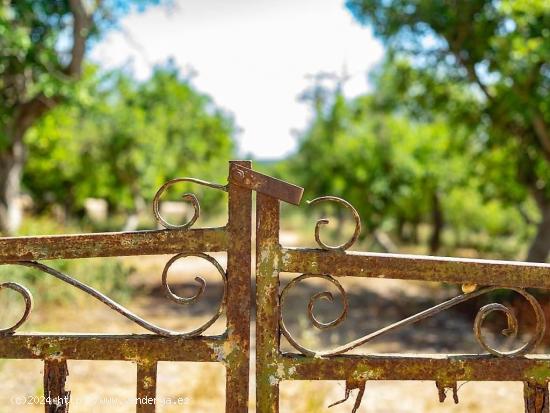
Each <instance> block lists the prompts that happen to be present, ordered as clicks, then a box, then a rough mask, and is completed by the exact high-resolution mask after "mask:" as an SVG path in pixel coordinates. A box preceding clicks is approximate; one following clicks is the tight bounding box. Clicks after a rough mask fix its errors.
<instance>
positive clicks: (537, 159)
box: [347, 0, 550, 260]
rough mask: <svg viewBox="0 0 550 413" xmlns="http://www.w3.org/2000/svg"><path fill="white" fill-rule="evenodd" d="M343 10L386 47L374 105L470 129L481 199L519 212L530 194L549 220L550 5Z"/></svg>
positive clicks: (419, 0)
mask: <svg viewBox="0 0 550 413" xmlns="http://www.w3.org/2000/svg"><path fill="white" fill-rule="evenodd" d="M347 6H348V8H349V9H350V10H351V12H352V13H353V15H354V16H355V17H356V18H357V20H359V21H360V22H362V23H365V24H368V25H369V26H370V27H372V28H373V30H374V32H375V34H376V35H377V36H379V37H380V38H381V39H382V40H383V41H384V42H385V43H386V45H387V47H388V56H387V60H386V63H385V65H384V66H383V67H382V68H381V70H380V71H379V73H377V74H376V75H375V81H376V82H377V83H378V102H377V103H378V104H379V105H380V107H381V108H384V109H385V110H391V111H396V110H397V111H401V112H403V111H405V112H407V113H409V114H411V115H412V116H414V117H415V118H416V119H424V120H428V121H430V120H432V119H437V118H438V117H441V116H443V117H444V118H445V119H446V120H447V121H448V122H450V123H451V124H452V125H457V126H460V127H461V128H464V129H466V130H467V131H468V134H469V139H470V147H471V148H472V155H473V156H472V158H471V162H472V163H473V164H474V165H473V166H472V168H473V169H474V170H475V171H476V173H477V174H478V175H479V178H480V179H479V181H478V184H479V187H480V190H481V191H482V193H483V194H484V197H485V199H486V200H487V199H495V198H498V199H499V200H500V201H501V202H504V203H507V204H508V205H510V206H514V205H515V206H516V207H517V206H518V205H522V204H523V203H524V202H526V201H527V199H528V196H529V195H533V198H534V199H535V200H536V202H537V204H538V206H539V209H540V211H541V213H543V214H547V212H546V211H547V210H548V205H549V204H550V187H549V186H548V182H550V181H549V178H550V103H549V102H550V101H549V99H548V94H549V91H550V71H549V70H548V62H550V29H549V27H550V3H548V2H547V1H545V0H530V1H524V2H523V1H521V2H520V1H513V0H504V1H489V0H483V1H480V0H467V1H463V2H461V3H460V6H459V7H457V5H456V4H454V3H450V2H442V1H438V0H415V1H405V0H390V1H385V0H348V1H347ZM545 219H546V218H545ZM548 231H550V228H546V227H544V225H543V224H541V226H539V233H538V235H537V238H538V245H539V246H538V247H536V248H533V249H532V251H530V254H529V257H528V259H533V260H544V258H545V257H546V255H547V252H548V246H546V247H545V246H544V245H543V244H547V243H546V242H545V241H544V238H545V235H544V234H545V233H547V232H548ZM536 241H537V240H535V242H536ZM535 245H536V244H535V243H533V247H534V246H535ZM531 252H532V254H531Z"/></svg>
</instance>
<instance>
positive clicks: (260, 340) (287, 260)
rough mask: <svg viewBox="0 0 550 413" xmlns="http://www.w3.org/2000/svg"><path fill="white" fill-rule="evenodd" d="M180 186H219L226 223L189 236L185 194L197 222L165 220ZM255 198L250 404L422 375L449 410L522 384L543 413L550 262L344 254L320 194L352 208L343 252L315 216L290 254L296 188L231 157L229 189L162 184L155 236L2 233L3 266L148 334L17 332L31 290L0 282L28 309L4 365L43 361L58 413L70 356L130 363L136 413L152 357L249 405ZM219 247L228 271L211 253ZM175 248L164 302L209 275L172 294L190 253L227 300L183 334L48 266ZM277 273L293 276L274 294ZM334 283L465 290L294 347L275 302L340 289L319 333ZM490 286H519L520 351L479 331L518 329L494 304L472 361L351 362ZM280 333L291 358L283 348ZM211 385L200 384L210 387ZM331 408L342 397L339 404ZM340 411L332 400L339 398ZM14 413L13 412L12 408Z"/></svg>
mask: <svg viewBox="0 0 550 413" xmlns="http://www.w3.org/2000/svg"><path fill="white" fill-rule="evenodd" d="M179 182H191V183H195V184H198V185H203V186H207V187H210V188H213V189H216V190H222V191H226V192H227V193H228V195H229V197H228V199H229V201H228V204H229V206H228V221H227V224H226V225H225V226H223V227H220V228H200V229H195V228H191V226H192V225H193V223H194V222H195V221H196V219H197V218H198V216H199V213H200V205H199V202H198V200H197V198H196V197H195V195H193V194H185V195H184V199H186V200H187V201H189V202H191V203H192V205H193V208H194V215H193V217H192V219H191V220H190V221H189V222H187V223H186V224H183V225H179V226H178V225H173V224H170V223H169V222H167V221H166V220H165V219H164V218H163V217H162V216H161V214H160V208H159V205H160V199H161V196H162V195H163V194H164V193H165V192H166V190H167V189H168V188H169V187H171V186H173V185H174V184H177V183H179ZM253 191H254V192H256V193H257V194H256V269H255V273H256V277H255V279H256V343H255V344H256V360H255V363H256V410H257V412H259V413H273V412H278V411H279V385H280V383H281V382H282V381H285V380H342V381H345V382H346V390H345V398H344V400H342V402H343V401H345V400H347V399H348V398H349V396H350V393H351V391H352V390H357V392H358V394H357V397H356V400H355V404H354V407H353V412H355V411H356V410H357V409H358V408H359V405H360V403H361V399H362V397H363V394H364V392H365V385H366V382H367V381H369V380H428V381H433V382H435V384H436V386H437V387H436V388H437V392H438V394H439V399H440V401H443V400H444V399H445V397H446V394H447V391H448V390H449V391H451V392H452V395H453V398H454V400H455V402H458V397H457V382H459V381H520V382H523V383H524V400H525V411H526V412H529V413H534V412H540V413H542V412H546V413H548V412H549V397H548V381H549V379H550V357H548V356H547V355H542V354H532V352H533V351H534V350H535V349H536V347H537V345H538V344H539V343H540V341H541V339H542V337H543V335H544V332H545V325H546V323H545V319H544V312H543V310H542V307H541V306H540V304H539V302H538V301H537V299H536V298H535V297H534V296H533V295H532V294H531V293H529V292H528V291H526V289H527V288H539V289H548V288H549V287H550V265H547V264H532V263H520V262H506V261H489V260H472V259H457V258H438V257H428V256H412V255H400V254H376V253H361V252H348V251H347V249H349V248H350V247H351V246H352V245H353V244H354V243H355V241H356V240H357V238H358V237H359V234H360V231H361V221H360V218H359V214H358V213H357V211H356V210H355V208H354V207H353V206H352V205H350V204H349V203H348V202H346V201H344V200H342V199H340V198H337V197H334V196H322V197H320V198H316V199H314V200H313V201H311V202H310V204H317V203H322V202H332V203H336V204H339V205H340V206H342V207H343V208H345V209H346V210H348V211H349V212H350V213H351V214H352V216H353V219H354V221H355V231H354V233H353V236H352V238H351V239H350V240H349V241H348V242H346V243H344V244H342V245H339V246H330V245H327V244H326V243H324V242H323V241H322V239H321V238H322V237H321V228H322V226H323V225H325V224H327V223H328V220H327V219H321V220H319V221H318V222H317V225H316V227H315V240H316V242H317V244H318V245H319V248H315V249H311V248H309V249H308V248H288V247H284V246H282V245H280V242H279V232H280V228H279V223H280V210H279V209H280V202H281V201H283V202H288V203H291V204H295V205H298V204H299V203H300V200H301V197H302V192H303V190H302V188H300V187H297V186H295V185H292V184H289V183H286V182H283V181H280V180H277V179H275V178H272V177H269V176H266V175H263V174H260V173H258V172H256V171H254V170H253V169H252V168H251V163H250V162H249V161H232V162H230V165H229V174H228V183H227V184H225V185H220V184H213V183H210V182H205V181H202V180H198V179H194V178H177V179H173V180H171V181H169V182H167V183H166V184H165V185H163V186H162V187H161V188H160V189H159V191H158V192H157V194H156V196H155V198H154V201H153V211H154V215H155V217H156V219H157V220H158V222H159V223H160V224H161V225H162V226H164V227H165V229H163V230H153V231H135V232H122V233H103V234H79V235H61V236H39V237H18V238H0V264H4V265H22V266H27V267H31V268H34V269H36V270H37V271H42V272H43V273H47V274H49V275H50V276H53V277H56V278H58V279H60V280H61V281H63V282H66V283H68V284H70V285H72V286H74V287H75V288H78V289H80V290H82V291H84V292H85V293H87V294H89V295H91V296H92V297H94V298H96V299H98V300H99V301H101V302H103V303H104V304H106V305H107V306H108V307H110V308H111V309H113V310H115V311H117V312H119V313H121V314H122V315H123V316H125V317H126V318H128V319H129V320H131V321H133V322H134V323H136V324H137V325H139V326H141V327H143V328H144V329H145V330H148V331H149V333H148V334H127V335H102V334H42V333H18V332H17V331H16V330H17V329H18V328H19V327H20V326H21V325H22V324H23V323H24V322H25V321H26V319H27V318H28V316H29V314H30V311H31V309H32V300H33V298H32V296H31V293H30V292H29V290H28V289H27V288H26V287H24V286H22V285H20V284H18V283H14V282H4V283H2V284H0V289H3V288H4V289H5V288H7V289H11V290H14V291H16V292H17V293H19V294H20V295H21V296H22V298H23V299H24V302H25V311H24V314H23V315H22V316H21V318H20V320H19V321H18V322H17V323H15V324H14V325H13V326H11V327H7V328H4V329H1V330H0V358H4V359H41V360H43V361H44V398H45V400H48V401H49V402H48V403H45V411H46V412H49V413H53V412H56V413H58V412H67V411H68V410H69V406H70V403H69V401H70V391H68V390H67V389H65V380H66V377H67V375H68V369H67V360H123V361H131V362H134V363H136V364H137V381H136V383H137V389H136V411H137V412H141V413H146V412H154V411H155V410H156V406H155V400H156V399H155V397H156V387H157V386H156V380H157V363H158V362H159V361H198V362H219V363H222V364H223V365H224V366H225V368H226V411H227V412H246V411H247V410H248V400H249V394H248V387H249V378H248V377H249V363H250V316H251V314H250V313H251V311H252V308H253V306H252V303H251V272H252V269H251V255H252V249H251V243H252V230H251V225H252V192H253ZM224 251H225V252H227V268H226V269H224V268H223V267H222V266H221V265H220V264H219V263H218V262H217V261H216V260H215V259H214V257H213V256H211V255H209V253H211V252H224ZM156 254H175V255H173V257H172V258H171V259H169V260H168V261H167V264H166V266H165V268H164V271H163V272H162V274H161V283H162V287H163V289H164V292H165V295H166V296H167V299H170V300H172V301H175V302H177V303H180V304H192V303H194V302H196V301H197V300H199V299H200V297H201V295H202V293H203V292H204V289H205V284H206V283H205V281H204V280H203V279H201V278H200V277H197V278H196V281H197V283H198V290H197V293H196V294H195V295H194V296H192V297H180V296H178V295H176V294H174V292H173V291H171V289H170V287H169V285H168V280H167V275H168V270H169V268H170V266H171V265H172V264H173V263H174V262H175V261H177V260H180V259H184V258H185V257H188V256H194V257H199V258H202V259H204V260H206V261H208V262H209V263H210V264H211V265H213V267H214V268H215V269H216V270H217V272H218V273H219V275H220V277H221V279H222V280H223V286H224V296H223V299H222V301H221V302H220V303H219V306H218V307H217V308H216V309H214V310H215V311H214V315H213V317H212V318H211V319H210V320H209V321H208V322H206V323H204V324H203V325H202V326H201V327H199V328H197V329H195V330H193V331H188V332H179V331H172V330H167V329H164V328H162V327H160V326H158V325H155V324H153V323H151V322H149V321H147V320H144V319H142V318H140V317H139V316H138V315H136V314H134V313H132V312H130V311H129V310H128V309H126V308H125V307H123V306H121V305H120V304H118V303H116V302H114V301H113V300H111V299H110V298H108V297H106V296H104V295H103V294H101V293H100V292H99V291H97V290H95V289H93V288H91V287H90V286H87V285H85V284H83V283H81V282H80V281H78V280H76V279H74V278H72V277H70V276H69V275H66V274H63V273H61V272H59V271H58V270H56V269H54V268H52V267H50V266H48V265H46V264H44V263H43V261H46V260H52V259H59V258H65V259H80V258H89V257H115V256H130V255H156ZM281 273H298V274H301V275H299V276H296V277H294V278H293V279H292V280H291V281H290V282H288V283H287V284H286V285H285V286H284V287H283V288H281V285H280V274H281ZM342 277H373V278H393V279H404V280H420V281H439V282H445V283H453V284H457V285H461V286H462V289H463V293H462V294H460V295H457V296H456V297H454V298H452V299H450V300H447V301H445V302H442V303H441V304H439V305H436V306H434V307H432V308H429V309H427V310H425V311H422V312H420V313H418V314H414V315H411V316H410V317H408V318H405V319H403V320H401V321H398V322H396V323H394V324H391V325H389V326H387V327H385V328H382V329H380V330H378V331H375V332H372V333H369V334H367V335H365V336H363V337H361V338H359V339H356V340H354V341H352V342H350V343H347V344H344V345H340V346H338V347H336V348H333V349H329V350H315V349H310V348H308V347H306V346H305V345H304V344H301V343H300V340H299V339H297V338H295V337H293V336H292V334H291V333H290V331H289V329H288V328H287V326H286V325H285V321H284V317H283V312H282V308H283V307H284V305H285V299H286V297H287V295H288V293H289V291H292V289H293V288H294V287H296V286H297V285H298V284H300V283H302V282H304V281H306V280H308V279H318V280H322V281H324V282H325V283H328V284H330V285H332V287H333V289H335V290H336V291H337V292H338V294H339V295H340V300H341V302H342V308H341V310H340V312H339V314H338V315H337V317H336V318H335V319H334V320H332V321H330V322H323V321H320V320H319V319H318V318H316V316H315V305H316V303H317V302H318V301H319V300H321V299H328V300H330V301H333V299H334V297H333V294H332V293H331V292H329V291H321V292H319V293H316V294H314V295H313V296H312V297H311V298H310V299H309V303H308V314H307V316H308V318H309V320H310V322H311V323H312V325H313V326H314V327H315V328H318V329H327V328H331V327H335V326H337V325H339V324H340V323H341V322H343V321H344V320H345V318H346V315H347V312H348V299H347V295H346V291H345V290H344V288H343V286H342V284H341V283H340V282H339V279H341V278H342ZM497 289H506V290H511V291H515V292H516V293H518V294H519V295H520V296H522V297H523V298H524V299H525V300H526V301H527V302H528V303H529V304H530V306H531V307H532V309H533V314H534V316H533V317H534V320H535V323H534V324H535V327H534V333H533V334H532V336H531V338H530V339H529V341H528V342H527V343H525V344H524V345H522V346H520V347H519V348H517V349H516V350H513V351H509V352H504V351H500V350H498V349H497V348H494V347H492V346H491V344H489V343H488V342H487V340H486V338H484V336H483V333H482V330H481V327H482V325H483V323H484V321H485V319H486V317H487V316H488V315H489V314H491V313H493V312H501V313H503V314H504V315H505V316H506V319H507V322H508V328H507V329H506V330H504V331H503V333H505V334H507V335H511V336H513V335H515V334H517V332H518V321H517V319H516V317H515V315H514V313H513V312H512V310H510V309H509V308H507V307H505V306H504V305H502V304H498V303H492V304H488V305H485V306H483V307H482V308H481V309H480V310H479V312H478V313H477V316H476V317H475V319H474V321H473V330H474V333H475V337H476V339H477V341H478V342H479V345H480V354H473V355H472V354H464V355H456V354H453V355H448V354H437V355H418V354H415V355H404V354H401V355H391V354H355V352H354V354H349V352H350V351H352V350H354V349H356V348H358V347H359V346H361V345H363V344H365V343H367V342H369V341H370V340H372V339H375V338H377V337H380V336H382V335H385V334H388V333H390V332H393V331H395V330H397V329H399V328H402V327H404V326H407V325H411V324H414V323H416V322H418V321H421V320H423V319H426V318H428V317H431V316H434V315H435V314H438V313H439V312H441V311H444V310H446V309H449V308H451V307H453V306H455V305H457V304H459V303H462V302H465V301H468V300H471V299H474V298H476V297H479V296H481V295H483V294H486V293H489V292H492V291H494V290H497ZM222 314H225V315H226V318H227V322H226V330H225V333H223V334H222V335H215V336H212V335H206V334H205V333H206V332H207V330H208V328H209V327H210V326H211V325H212V324H213V323H214V322H215V321H216V320H217V319H218V318H219V317H220V316H221V315H222ZM282 337H284V339H286V340H287V341H288V343H289V345H290V346H292V347H293V348H294V349H295V351H294V352H291V353H285V352H282V351H281V346H280V341H281V338H282ZM205 390H206V389H205ZM337 403H339V402H337ZM337 403H336V404H337ZM14 410H16V409H15V408H14Z"/></svg>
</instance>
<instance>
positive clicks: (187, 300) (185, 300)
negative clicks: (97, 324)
mask: <svg viewBox="0 0 550 413" xmlns="http://www.w3.org/2000/svg"><path fill="white" fill-rule="evenodd" d="M185 257H198V258H202V259H204V260H206V261H208V262H209V263H210V264H212V265H213V266H214V268H216V270H217V272H218V273H219V274H220V276H221V277H222V280H223V297H222V300H221V302H220V303H219V305H218V307H217V309H216V312H215V314H214V315H213V316H212V317H211V318H210V319H209V320H208V321H207V322H206V323H204V324H202V325H201V326H200V327H198V328H196V329H194V330H192V331H187V332H181V331H173V330H168V329H165V328H162V327H160V326H158V325H156V324H153V323H151V322H149V321H147V320H145V319H143V318H141V317H139V316H138V315H136V314H134V313H133V312H132V311H130V310H129V309H128V308H126V307H124V306H122V305H121V304H119V303H117V302H116V301H114V300H112V299H111V298H109V297H107V296H106V295H104V294H102V293H101V292H99V291H98V290H96V289H95V288H93V287H90V286H89V285H86V284H84V283H82V282H80V281H78V280H77V279H75V278H72V277H70V276H68V275H66V274H64V273H62V272H60V271H58V270H56V269H54V268H51V267H49V266H47V265H44V264H42V263H39V262H36V261H20V262H17V263H14V264H15V265H22V266H25V267H30V268H35V269H37V270H39V271H42V272H44V273H47V274H50V275H52V276H54V277H56V278H57V279H59V280H61V281H63V282H65V283H67V284H70V285H72V286H73V287H76V288H78V289H79V290H81V291H83V292H85V293H86V294H88V295H90V296H92V297H94V298H95V299H97V300H98V301H101V302H102V303H103V304H105V305H107V306H108V307H110V308H111V309H113V310H115V311H116V312H118V313H120V314H121V315H123V316H124V317H126V318H127V319H129V320H130V321H132V322H134V323H135V324H137V325H139V326H141V327H143V328H144V329H146V330H148V331H150V332H152V333H155V334H159V335H161V336H178V337H184V338H188V337H194V336H197V335H199V334H201V333H203V332H204V331H206V329H208V328H209V327H210V326H211V325H212V324H214V322H215V321H216V320H217V319H218V318H219V317H220V316H221V315H222V314H223V311H224V304H225V296H226V289H227V275H226V273H225V271H224V269H223V268H222V266H221V265H220V264H219V263H218V261H216V260H215V259H214V258H213V257H211V256H210V255H207V254H203V253H182V254H178V255H175V256H174V257H172V258H171V259H170V260H169V261H168V262H167V263H166V265H165V267H164V270H163V272H162V286H163V289H164V292H165V295H166V296H167V297H168V298H169V299H170V300H172V301H174V302H176V303H178V304H184V305H185V304H191V303H194V302H196V301H197V300H198V299H199V298H200V297H201V296H202V294H203V293H204V290H205V287H206V282H205V281H204V279H203V278H201V277H195V280H196V281H197V282H198V284H199V287H198V291H197V293H196V294H194V295H193V296H192V297H180V296H178V295H176V294H174V293H173V292H172V290H170V287H169V285H168V270H169V269H170V267H171V266H172V264H173V263H174V262H176V261H177V260H179V259H181V258H185ZM2 288H9V289H12V290H15V291H17V292H18V293H20V294H21V295H22V296H23V298H24V300H25V311H24V314H23V316H22V317H21V318H20V320H19V321H18V322H17V323H16V324H14V325H13V326H11V327H8V328H4V329H2V330H0V335H7V334H12V333H14V332H15V330H16V329H17V328H19V327H20V326H21V325H22V324H23V323H24V322H25V321H26V320H27V319H28V317H29V315H30V313H31V309H32V295H31V293H30V291H29V290H28V289H27V288H25V287H24V286H22V285H20V284H17V283H13V282H8V283H3V284H0V289H2Z"/></svg>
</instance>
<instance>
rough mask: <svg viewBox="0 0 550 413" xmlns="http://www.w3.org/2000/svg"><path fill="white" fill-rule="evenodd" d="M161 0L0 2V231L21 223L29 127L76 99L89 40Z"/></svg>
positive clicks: (5, 230) (11, 231) (14, 227)
mask: <svg viewBox="0 0 550 413" xmlns="http://www.w3.org/2000/svg"><path fill="white" fill-rule="evenodd" d="M159 1H160V0H137V1H125V0H106V1H96V2H89V1H85V0H17V1H9V0H8V1H2V2H0V102H1V103H2V104H1V105H0V231H2V232H3V233H7V234H9V233H13V232H15V231H16V230H17V228H18V227H19V225H20V222H21V215H22V213H21V205H20V203H19V200H18V198H19V195H20V189H21V177H22V173H23V168H24V164H25V159H26V156H27V148H26V142H25V137H26V134H27V131H28V130H29V128H31V127H32V126H33V125H34V124H35V122H36V121H37V120H38V119H40V118H41V117H42V116H44V115H45V114H46V113H47V112H48V111H50V110H52V109H53V108H55V107H56V106H57V105H59V104H60V103H61V102H64V101H67V100H71V99H78V98H79V97H80V96H79V94H80V93H79V90H78V88H77V80H78V79H79V78H80V77H81V74H82V68H83V66H84V65H83V63H84V57H85V53H86V50H87V48H88V46H89V43H90V42H92V41H94V40H96V39H98V38H99V37H100V36H101V35H103V34H104V33H105V32H106V31H108V30H109V29H111V28H113V27H114V26H115V25H116V23H117V21H118V20H119V19H120V17H121V16H123V15H124V14H126V13H128V12H129V11H130V10H132V9H135V8H137V9H144V8H145V7H146V6H147V5H148V4H151V3H158V2H159Z"/></svg>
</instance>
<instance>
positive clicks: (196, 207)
mask: <svg viewBox="0 0 550 413" xmlns="http://www.w3.org/2000/svg"><path fill="white" fill-rule="evenodd" d="M180 182H191V183H195V184H199V185H202V186H207V187H209V188H214V189H219V190H221V191H227V186H226V185H220V184H215V183H212V182H208V181H203V180H202V179H195V178H174V179H171V180H169V181H167V182H166V183H165V184H164V185H162V186H161V187H160V188H159V190H158V191H157V193H156V194H155V197H154V198H153V214H154V215H155V219H156V220H157V222H158V223H159V224H160V225H162V226H163V227H164V228H167V229H189V228H191V226H192V225H193V224H194V223H195V221H196V220H197V219H198V218H199V216H200V214H201V206H200V203H199V200H198V199H197V197H196V196H195V194H192V193H185V194H183V195H182V199H183V200H184V201H189V202H191V204H192V205H193V216H192V217H191V219H190V220H189V221H188V222H186V223H185V224H181V225H175V224H171V223H169V222H168V221H166V220H165V219H164V218H163V217H162V215H161V213H160V199H161V197H162V195H163V194H164V193H165V192H166V191H167V190H168V188H170V187H171V186H173V185H175V184H177V183H180Z"/></svg>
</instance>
